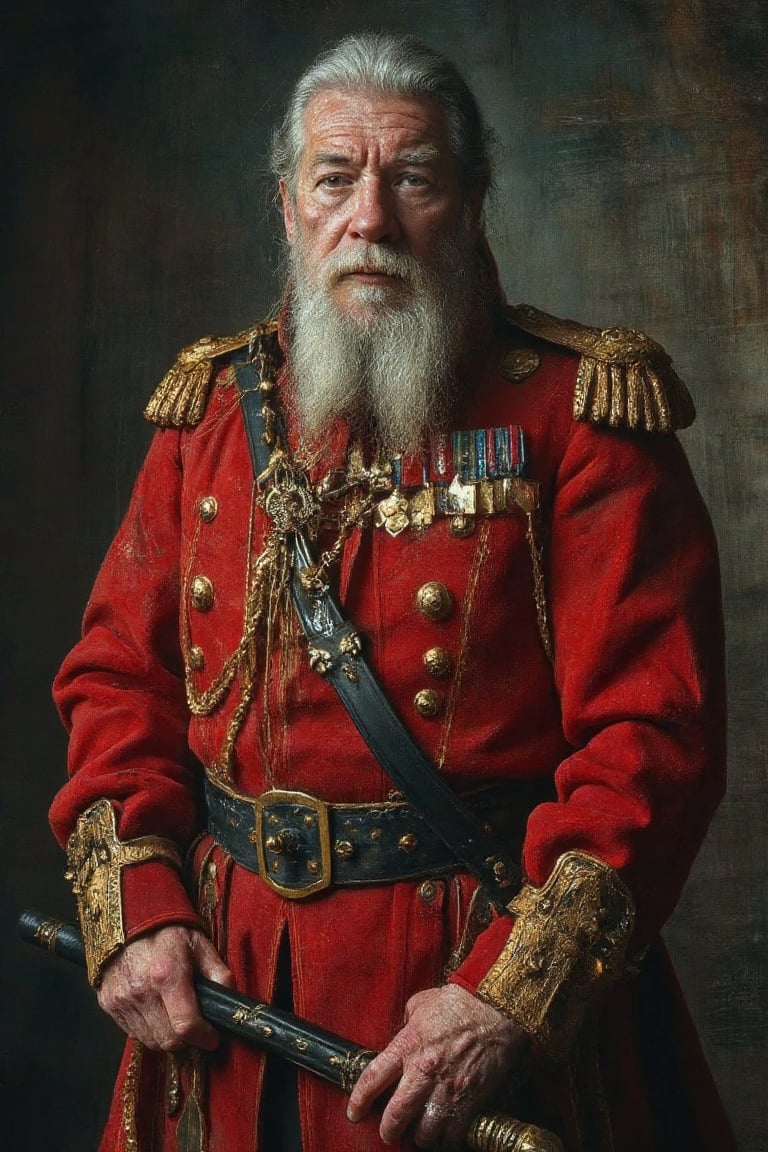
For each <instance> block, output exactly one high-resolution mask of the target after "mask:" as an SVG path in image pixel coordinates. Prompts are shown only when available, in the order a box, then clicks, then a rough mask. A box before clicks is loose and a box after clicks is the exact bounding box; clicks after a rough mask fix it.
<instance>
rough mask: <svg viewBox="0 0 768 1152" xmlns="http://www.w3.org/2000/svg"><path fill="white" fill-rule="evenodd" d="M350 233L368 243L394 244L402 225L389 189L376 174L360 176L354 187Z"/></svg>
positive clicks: (398, 238) (399, 235)
mask: <svg viewBox="0 0 768 1152" xmlns="http://www.w3.org/2000/svg"><path fill="white" fill-rule="evenodd" d="M348 231H349V233H350V235H351V236H352V237H354V238H355V239H357V240H365V241H367V242H368V243H369V244H385V243H389V244H396V243H397V242H398V241H399V240H400V238H401V236H402V229H401V227H400V222H399V220H398V218H397V211H396V205H395V201H394V196H393V192H392V189H391V188H389V187H387V185H386V183H385V182H384V181H382V180H378V179H376V178H370V179H363V180H361V181H360V182H359V184H358V185H357V187H356V189H355V198H354V203H353V206H352V215H351V217H350V221H349V229H348Z"/></svg>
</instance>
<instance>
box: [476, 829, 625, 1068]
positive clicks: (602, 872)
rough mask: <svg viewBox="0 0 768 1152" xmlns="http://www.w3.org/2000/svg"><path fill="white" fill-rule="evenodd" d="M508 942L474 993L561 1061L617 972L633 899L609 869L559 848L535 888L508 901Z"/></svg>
mask: <svg viewBox="0 0 768 1152" xmlns="http://www.w3.org/2000/svg"><path fill="white" fill-rule="evenodd" d="M509 911H510V912H511V913H512V915H514V916H516V917H517V921H516V923H515V926H514V928H513V929H512V932H511V933H510V936H509V940H508V941H507V943H506V944H505V946H504V949H503V951H502V953H501V955H500V956H499V958H498V960H497V961H496V963H495V964H494V965H493V967H492V968H491V969H490V971H489V972H488V973H487V975H486V976H485V977H484V979H483V980H482V982H481V983H480V985H479V987H478V990H477V994H478V996H479V997H480V998H481V999H482V1000H485V1001H486V1002H487V1003H489V1004H492V1005H493V1006H494V1007H495V1008H498V1009H499V1011H501V1012H503V1013H504V1015H505V1016H508V1017H510V1019H512V1020H514V1021H515V1023H517V1024H519V1025H520V1027H521V1028H524V1029H525V1030H526V1032H528V1033H529V1035H530V1036H531V1037H532V1039H533V1041H534V1043H535V1044H536V1045H537V1047H539V1048H540V1049H541V1050H542V1051H543V1052H544V1053H546V1054H547V1055H548V1056H550V1057H551V1058H552V1059H553V1060H562V1059H564V1058H565V1057H566V1056H567V1054H568V1051H569V1049H570V1047H571V1045H572V1043H573V1041H574V1040H575V1038H576V1035H577V1033H578V1031H579V1028H580V1026H581V1023H582V1021H583V1019H584V1017H585V1015H586V1013H587V1011H588V1009H589V1007H590V1005H591V1004H592V1003H593V1001H594V999H595V997H596V996H598V995H599V994H600V992H601V991H602V990H603V989H604V988H605V987H607V986H608V985H610V984H611V983H613V981H615V980H616V979H618V977H619V976H620V975H621V972H622V970H623V965H624V956H625V953H626V949H627V945H628V943H629V939H630V936H631V935H632V929H633V926H634V903H633V900H632V897H631V896H630V894H629V892H628V891H627V889H626V887H625V886H624V884H623V883H622V881H621V880H620V879H619V877H618V875H617V874H616V872H615V871H614V870H613V868H611V867H609V865H608V864H605V863H604V862H603V861H602V860H596V859H595V858H594V857H592V856H588V855H586V853H583V852H567V853H565V855H563V856H561V857H560V859H559V860H558V861H557V864H556V865H555V867H554V869H553V871H552V875H551V876H550V877H549V879H548V880H547V882H546V884H544V886H543V887H542V888H534V887H533V886H532V885H530V884H526V885H525V886H524V887H523V888H522V889H521V891H520V892H519V893H518V895H517V896H516V897H515V899H514V900H512V902H511V903H510V904H509Z"/></svg>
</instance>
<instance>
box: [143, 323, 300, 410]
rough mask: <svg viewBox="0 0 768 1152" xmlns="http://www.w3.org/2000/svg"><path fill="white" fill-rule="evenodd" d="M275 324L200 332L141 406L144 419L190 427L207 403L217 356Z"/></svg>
mask: <svg viewBox="0 0 768 1152" xmlns="http://www.w3.org/2000/svg"><path fill="white" fill-rule="evenodd" d="M276 328H277V321H276V320H271V321H267V322H266V323H263V324H256V325H254V327H253V328H248V329H246V331H245V332H238V333H237V335H236V336H203V337H202V339H201V340H198V341H196V343H194V344H190V345H189V347H188V348H182V350H181V352H179V355H178V356H177V357H176V362H175V364H174V365H173V366H172V367H171V368H170V369H169V370H168V372H166V374H165V376H163V378H162V380H161V381H160V383H159V384H158V386H157V388H155V390H154V392H153V393H152V395H151V397H150V399H149V403H148V404H147V406H146V408H145V409H144V415H145V416H146V418H147V420H149V421H151V423H152V424H157V425H159V427H160V428H184V427H189V428H193V427H194V426H195V425H196V424H199V423H200V421H201V420H202V418H203V413H204V412H205V406H206V404H207V403H208V395H209V393H210V390H211V384H212V382H213V378H214V374H215V369H216V360H217V358H218V357H219V356H225V355H226V354H227V353H228V352H236V351H237V350H238V349H239V348H245V347H246V345H248V344H250V343H252V342H253V341H255V340H258V339H259V337H260V336H264V335H266V334H267V333H269V332H274V331H275V330H276Z"/></svg>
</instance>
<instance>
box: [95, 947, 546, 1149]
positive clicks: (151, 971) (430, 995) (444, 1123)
mask: <svg viewBox="0 0 768 1152" xmlns="http://www.w3.org/2000/svg"><path fill="white" fill-rule="evenodd" d="M194 973H199V974H200V975H202V976H205V977H207V979H209V980H215V981H216V982H217V983H219V984H224V985H226V986H227V987H230V988H231V987H233V985H234V981H233V978H232V973H231V972H230V971H229V969H228V968H227V966H226V965H225V964H224V963H223V961H222V960H221V958H220V956H219V955H218V953H217V952H216V949H215V948H214V947H213V945H212V944H211V943H210V941H209V940H208V939H207V938H206V937H205V936H204V935H203V934H202V933H201V932H195V931H190V930H189V929H188V928H181V927H175V926H171V927H168V928H161V929H158V930H157V931H156V932H150V933H148V934H147V935H146V936H141V937H139V939H138V940H134V941H133V942H132V943H131V944H128V945H126V946H125V947H124V948H123V949H121V951H120V952H119V953H118V954H117V956H116V957H115V958H114V959H113V960H111V961H110V963H109V964H108V965H107V967H106V968H105V970H104V974H103V977H102V981H101V985H100V987H99V991H98V997H99V1004H100V1005H101V1007H102V1008H103V1009H104V1010H105V1011H106V1012H108V1013H109V1015H110V1016H111V1017H112V1019H113V1020H114V1021H115V1022H116V1023H117V1024H118V1025H119V1026H120V1027H121V1028H122V1029H123V1031H124V1032H127V1034H128V1035H129V1036H133V1037H134V1038H135V1039H136V1040H140V1041H141V1043H142V1044H144V1045H146V1047H147V1048H153V1049H161V1050H163V1051H166V1052H170V1051H174V1050H177V1049H179V1048H182V1047H184V1046H185V1045H188V1044H191V1045H193V1046H195V1047H197V1048H204V1049H206V1050H208V1051H212V1050H213V1049H215V1048H216V1046H217V1045H218V1039H219V1038H218V1033H217V1032H216V1030H215V1029H214V1028H213V1027H212V1026H211V1025H210V1024H208V1023H207V1021H205V1020H203V1018H202V1016H201V1015H200V1009H199V1007H198V1004H197V998H196V996H195V992H194V988H193V985H192V977H193V974H194ZM527 1046H528V1040H527V1037H526V1034H525V1033H524V1032H522V1031H521V1030H520V1029H519V1028H518V1027H517V1026H516V1025H515V1024H513V1023H512V1022H511V1021H510V1020H507V1019H506V1018H505V1017H504V1016H502V1015H501V1013H500V1012H497V1011H496V1009H495V1008H492V1007H491V1006H490V1005H488V1004H485V1003H483V1001H482V1000H478V999H477V997H476V996H473V995H472V994H471V993H470V992H467V991H465V989H463V988H461V987H459V986H458V985H456V984H449V985H446V986H445V987H443V988H429V989H427V990H426V991H425V992H418V993H417V994H416V995H415V996H412V997H411V999H410V1000H409V1001H408V1004H407V1005H406V1013H405V1025H404V1027H403V1028H402V1029H401V1030H400V1032H398V1033H397V1035H396V1036H395V1037H394V1039H393V1040H392V1041H391V1043H390V1044H388V1045H387V1047H386V1048H385V1049H384V1051H383V1052H381V1053H380V1054H379V1055H378V1056H377V1057H376V1059H375V1060H373V1061H372V1062H371V1063H370V1064H369V1066H368V1067H367V1068H366V1070H365V1071H364V1072H363V1074H362V1076H361V1077H360V1079H359V1080H358V1082H357V1084H356V1086H355V1089H354V1091H353V1093H352V1095H351V1096H350V1099H349V1107H348V1113H347V1114H348V1116H349V1119H350V1120H351V1121H353V1122H357V1121H358V1120H361V1119H362V1118H363V1117H364V1116H365V1115H366V1114H367V1113H368V1112H369V1111H370V1109H371V1108H372V1107H373V1105H374V1103H375V1101H376V1100H377V1099H378V1097H379V1096H381V1095H382V1093H383V1092H385V1091H386V1090H387V1089H389V1088H392V1087H394V1086H395V1085H396V1087H395V1089H394V1092H393V1094H392V1096H391V1098H390V1100H389V1102H388V1103H387V1105H386V1108H385V1110H384V1114H383V1116H382V1120H381V1126H380V1134H381V1138H382V1140H383V1141H384V1142H385V1143H386V1144H396V1143H397V1142H398V1141H399V1140H400V1139H401V1137H402V1136H403V1134H404V1133H405V1132H406V1130H409V1129H411V1130H413V1132H414V1137H415V1140H416V1143H417V1144H418V1145H419V1146H420V1147H423V1148H428V1147H431V1146H434V1145H435V1144H437V1143H438V1142H439V1141H442V1146H443V1147H444V1148H446V1149H454V1148H458V1147H459V1144H460V1140H461V1137H462V1136H463V1134H464V1132H465V1131H466V1129H467V1126H468V1124H469V1122H470V1120H471V1119H472V1118H473V1116H474V1115H475V1114H476V1113H477V1112H478V1111H479V1110H480V1108H481V1106H482V1104H483V1103H484V1102H485V1101H486V1100H487V1099H488V1097H489V1096H490V1095H491V1094H492V1093H493V1091H494V1089H495V1088H497V1087H498V1085H499V1084H500V1083H501V1082H502V1081H503V1080H504V1078H505V1077H506V1076H507V1075H508V1074H509V1073H510V1072H511V1071H512V1070H513V1069H514V1068H516V1067H519V1065H520V1064H521V1062H522V1060H523V1059H524V1057H525V1053H526V1049H527Z"/></svg>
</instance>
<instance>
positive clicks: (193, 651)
mask: <svg viewBox="0 0 768 1152" xmlns="http://www.w3.org/2000/svg"><path fill="white" fill-rule="evenodd" d="M187 663H188V664H189V667H190V670H191V671H192V672H202V670H203V668H205V652H203V650H202V648H200V647H199V645H197V644H195V645H194V646H193V647H192V648H190V650H189V656H188V657H187Z"/></svg>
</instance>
